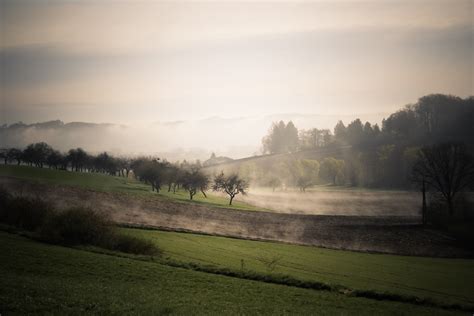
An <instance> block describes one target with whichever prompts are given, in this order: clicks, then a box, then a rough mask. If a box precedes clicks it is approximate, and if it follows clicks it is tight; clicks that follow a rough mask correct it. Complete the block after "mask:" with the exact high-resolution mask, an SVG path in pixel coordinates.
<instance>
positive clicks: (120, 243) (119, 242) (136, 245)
mask: <svg viewBox="0 0 474 316" xmlns="http://www.w3.org/2000/svg"><path fill="white" fill-rule="evenodd" d="M103 246H104V248H108V249H110V250H116V251H121V252H126V253H131V254H136V255H139V254H140V255H150V256H152V255H159V254H160V249H158V248H157V247H156V246H155V244H153V243H152V242H151V241H149V240H145V239H141V238H137V237H134V236H129V235H123V234H120V233H115V234H113V235H111V236H110V239H109V240H108V241H106V243H105V244H104V245H103Z"/></svg>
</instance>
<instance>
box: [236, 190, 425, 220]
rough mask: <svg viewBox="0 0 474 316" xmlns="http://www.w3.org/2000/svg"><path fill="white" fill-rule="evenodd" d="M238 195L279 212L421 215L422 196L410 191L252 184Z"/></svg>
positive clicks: (252, 202) (248, 201) (240, 198)
mask: <svg viewBox="0 0 474 316" xmlns="http://www.w3.org/2000/svg"><path fill="white" fill-rule="evenodd" d="M236 199H238V200H240V201H244V202H246V203H249V204H252V205H255V206H259V207H262V208H268V209H271V210H272V211H275V212H279V213H293V214H311V215H354V216H420V205H421V204H420V203H421V200H420V199H421V197H420V194H419V193H418V192H409V191H357V190H334V191H331V190H310V191H307V192H304V193H303V192H299V191H290V190H288V191H275V192H272V191H271V190H268V189H262V188H251V190H249V193H248V194H247V195H244V196H241V195H239V196H238V197H237V198H236Z"/></svg>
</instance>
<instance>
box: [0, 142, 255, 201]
mask: <svg viewBox="0 0 474 316" xmlns="http://www.w3.org/2000/svg"><path fill="white" fill-rule="evenodd" d="M0 158H2V159H3V160H4V163H5V164H8V163H15V164H17V165H20V164H26V165H29V166H35V167H38V168H43V167H46V166H47V167H49V168H54V169H62V170H70V171H75V172H98V173H105V174H109V175H115V176H122V177H126V178H128V177H129V174H130V172H133V174H134V176H135V177H136V178H137V179H138V180H140V181H143V182H144V183H147V184H149V185H151V188H152V191H156V192H160V190H161V189H162V187H163V186H167V189H168V192H171V191H173V193H176V190H178V189H180V188H182V189H184V190H186V191H187V192H188V193H189V198H190V200H192V199H193V197H194V196H195V195H196V193H198V192H201V193H202V194H203V195H204V196H205V197H207V195H206V191H207V190H209V189H212V190H214V191H220V192H224V193H226V194H227V195H228V196H229V198H230V200H229V204H230V205H232V201H233V199H234V198H235V196H236V195H238V194H245V193H246V190H247V188H248V182H247V181H245V180H243V179H242V178H240V177H239V176H238V175H236V174H230V175H225V174H224V173H220V174H219V175H217V176H215V177H213V179H212V181H211V177H210V176H209V175H207V174H206V173H204V172H203V171H202V169H201V165H200V163H199V162H197V163H194V164H190V163H188V162H186V161H183V162H182V163H179V162H178V163H175V164H172V163H170V162H167V161H161V160H160V159H159V158H150V157H140V158H125V157H114V156H112V155H110V154H108V153H106V152H103V153H100V154H98V155H91V154H89V153H87V152H86V151H85V150H83V149H82V148H76V149H71V150H69V151H68V152H67V153H61V152H60V151H58V150H55V149H53V148H52V147H51V146H50V145H48V144H46V143H44V142H40V143H34V144H30V145H28V146H27V147H26V148H25V149H23V150H21V149H18V148H9V149H3V150H1V151H0Z"/></svg>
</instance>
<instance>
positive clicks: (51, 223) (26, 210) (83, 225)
mask: <svg viewBox="0 0 474 316" xmlns="http://www.w3.org/2000/svg"><path fill="white" fill-rule="evenodd" d="M0 222H3V223H6V224H8V225H11V226H15V227H18V228H21V229H24V230H28V231H37V232H38V237H39V238H40V239H41V240H43V241H47V242H50V243H54V244H60V245H65V246H76V245H92V246H97V247H102V248H106V249H110V250H115V251H121V252H127V253H132V254H142V255H159V254H160V249H159V248H157V247H156V246H155V245H154V244H153V243H152V242H151V241H148V240H143V239H140V238H136V237H133V236H128V235H122V234H120V233H119V232H118V231H117V228H116V227H115V226H114V224H113V222H112V220H111V219H110V218H109V217H108V216H107V215H106V214H104V213H99V212H95V211H93V210H91V209H88V208H80V207H76V208H71V209H68V210H65V211H63V212H60V211H56V210H55V209H54V208H53V206H52V205H51V204H49V203H47V202H45V201H43V200H41V199H38V198H26V197H15V196H13V195H11V194H10V193H9V192H8V191H7V190H5V189H2V188H0Z"/></svg>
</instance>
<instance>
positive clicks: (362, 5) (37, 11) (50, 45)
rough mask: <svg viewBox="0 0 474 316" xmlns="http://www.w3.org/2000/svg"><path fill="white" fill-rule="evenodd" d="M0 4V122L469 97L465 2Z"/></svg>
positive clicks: (313, 109) (342, 107)
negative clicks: (435, 95) (434, 95)
mask: <svg viewBox="0 0 474 316" xmlns="http://www.w3.org/2000/svg"><path fill="white" fill-rule="evenodd" d="M0 3H1V6H0V27H1V45H0V66H1V68H0V84H1V91H0V98H1V112H0V114H1V118H0V122H2V123H4V122H8V123H12V122H14V121H18V120H22V121H25V122H35V121H44V120H50V119H62V120H64V121H89V122H118V123H125V124H128V123H140V122H154V121H171V120H194V119H201V118H205V117H210V116H221V117H242V116H245V117H246V116H261V115H269V114H276V113H301V114H310V113H311V114H341V115H348V114H349V115H351V114H359V113H389V112H392V111H394V110H396V109H398V108H400V107H401V106H403V105H404V104H407V103H411V102H415V101H416V99H417V98H418V97H420V96H422V95H425V94H428V93H434V92H439V93H449V94H455V95H459V96H462V97H466V96H468V95H472V94H474V93H473V67H474V66H473V64H474V62H473V59H474V57H473V54H474V53H473V33H474V27H473V7H474V1H470V0H467V1H462V0H449V1H434V0H430V1H414V0H407V1H287V2H282V1H279V2H270V1H261V2H253V1H239V2H230V1H219V2H195V1H192V2H185V1H167V2H165V1H111V0H109V1H106V0H104V1H98V0H96V1H87V0H86V1H38V0H35V1H21V0H16V1H4V0H0Z"/></svg>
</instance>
